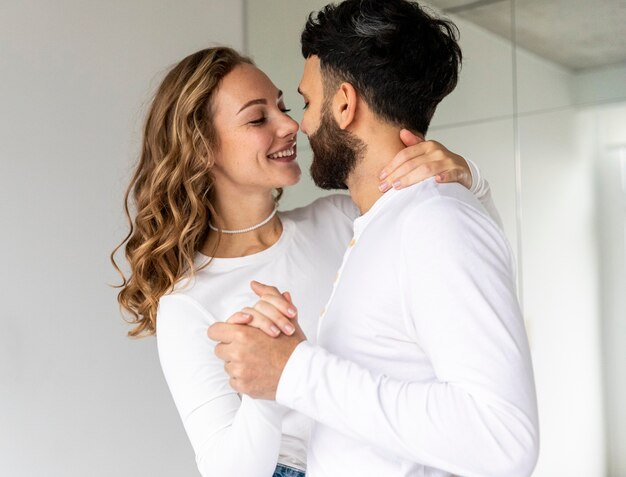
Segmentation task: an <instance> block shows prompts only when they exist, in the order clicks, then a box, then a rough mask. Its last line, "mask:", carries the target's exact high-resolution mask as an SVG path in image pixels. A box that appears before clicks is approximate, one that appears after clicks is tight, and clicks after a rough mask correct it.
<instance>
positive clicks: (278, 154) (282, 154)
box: [267, 147, 294, 159]
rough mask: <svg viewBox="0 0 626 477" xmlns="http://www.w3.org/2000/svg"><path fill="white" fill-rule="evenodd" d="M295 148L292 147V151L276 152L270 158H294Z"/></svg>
mask: <svg viewBox="0 0 626 477" xmlns="http://www.w3.org/2000/svg"><path fill="white" fill-rule="evenodd" d="M293 149H294V148H293V147H292V148H291V149H285V150H284V151H278V152H275V153H274V154H270V155H269V156H267V157H269V158H270V159H278V158H279V157H289V156H293V154H294V150H293Z"/></svg>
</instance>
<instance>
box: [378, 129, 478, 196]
mask: <svg viewBox="0 0 626 477" xmlns="http://www.w3.org/2000/svg"><path fill="white" fill-rule="evenodd" d="M400 140H401V141H402V142H403V143H404V145H405V146H407V147H406V148H404V149H402V150H401V151H400V152H399V153H398V154H396V156H395V157H394V158H393V159H392V160H391V162H390V163H389V164H387V166H385V168H384V169H383V170H382V171H381V174H380V185H379V189H380V191H381V192H386V191H388V190H389V189H391V188H392V187H393V188H394V189H402V188H403V187H407V186H410V185H413V184H417V183H418V182H421V181H423V180H425V179H428V178H429V177H432V176H436V177H435V180H436V181H437V182H458V183H460V184H461V185H463V186H465V187H466V188H467V189H469V188H471V187H472V174H471V172H470V170H469V166H468V165H467V162H466V161H465V159H463V157H461V156H459V155H458V154H455V153H453V152H450V151H449V150H448V149H446V148H445V147H444V146H443V145H442V144H440V143H438V142H437V141H425V140H424V139H422V138H421V137H419V136H416V135H415V134H413V133H412V132H411V131H409V130H407V129H403V130H402V131H400Z"/></svg>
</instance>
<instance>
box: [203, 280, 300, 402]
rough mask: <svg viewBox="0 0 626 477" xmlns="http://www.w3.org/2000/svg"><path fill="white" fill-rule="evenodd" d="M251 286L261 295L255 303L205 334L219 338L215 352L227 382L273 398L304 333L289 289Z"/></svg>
mask: <svg viewBox="0 0 626 477" xmlns="http://www.w3.org/2000/svg"><path fill="white" fill-rule="evenodd" d="M251 287H252V290H253V291H254V292H255V293H256V294H257V295H258V296H259V298H260V299H259V301H258V302H257V303H256V304H255V305H254V307H252V308H244V309H243V310H241V311H239V312H237V313H235V314H234V315H232V316H231V317H230V318H229V319H228V320H227V321H226V322H225V323H215V324H213V325H211V326H210V327H209V329H208V331H207V334H208V336H209V338H210V339H212V340H213V341H218V342H219V343H218V344H217V345H216V346H215V355H216V356H217V357H218V358H220V359H221V360H222V361H224V369H225V370H226V372H227V373H228V375H229V376H230V386H231V387H232V388H233V389H234V390H235V391H237V392H238V393H243V394H248V395H249V396H251V397H253V398H258V399H271V400H273V399H275V398H276V388H277V387H278V381H279V380H280V376H281V374H282V372H283V369H284V368H285V365H286V364H287V360H288V359H289V357H290V356H291V353H293V350H294V349H295V348H296V346H298V344H299V343H300V342H302V341H304V340H305V339H306V336H304V333H303V332H302V329H301V328H300V326H299V325H298V312H297V309H296V307H295V306H294V304H293V303H292V301H291V296H290V294H289V292H285V293H281V292H280V291H278V289H277V288H276V287H272V286H268V285H264V284H262V283H259V282H255V281H253V282H252V283H251ZM281 330H282V332H281Z"/></svg>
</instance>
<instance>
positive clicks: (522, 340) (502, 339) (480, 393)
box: [255, 201, 538, 477]
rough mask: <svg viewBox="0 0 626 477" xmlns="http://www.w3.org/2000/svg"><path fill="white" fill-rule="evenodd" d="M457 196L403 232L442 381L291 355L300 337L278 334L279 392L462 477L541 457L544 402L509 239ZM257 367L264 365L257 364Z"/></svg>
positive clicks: (294, 404) (408, 280)
mask: <svg viewBox="0 0 626 477" xmlns="http://www.w3.org/2000/svg"><path fill="white" fill-rule="evenodd" d="M450 205H451V204H450V203H448V202H446V201H443V202H442V206H441V207H437V206H434V207H427V208H425V209H424V213H426V214H428V216H426V217H419V220H407V226H408V227H412V226H415V230H413V229H408V230H406V234H404V242H403V247H402V254H403V256H404V258H403V260H402V261H401V262H400V263H401V264H406V266H403V268H401V269H400V274H401V283H403V288H404V291H405V293H404V294H403V299H404V301H405V303H404V304H405V306H406V308H407V316H408V318H407V325H408V327H409V328H413V330H412V331H413V333H414V335H415V336H416V337H417V338H416V339H417V340H418V341H419V346H421V347H422V349H424V350H425V352H426V353H427V355H428V357H429V358H430V360H431V362H432V365H433V367H434V370H435V373H436V376H437V379H435V380H432V381H429V382H405V381H400V380H397V379H392V378H390V377H387V376H383V375H377V374H375V373H372V372H370V371H368V370H367V369H364V368H362V367H361V366H359V365H357V364H355V363H353V362H349V361H346V360H342V359H339V358H337V357H336V356H333V355H331V354H330V353H328V352H326V351H325V350H323V349H321V348H319V347H315V346H312V345H310V344H309V343H306V342H305V343H301V344H299V345H298V346H297V347H296V348H295V350H294V351H293V353H292V352H291V350H293V349H294V343H293V342H291V343H290V344H288V346H287V343H286V342H285V341H283V340H282V337H280V338H278V339H276V340H275V341H274V343H275V345H276V348H277V349H278V348H283V349H285V350H286V351H287V352H288V353H289V354H287V356H289V355H290V357H289V359H288V361H287V364H286V366H285V367H284V369H282V368H281V369H280V370H281V371H282V374H281V375H280V382H279V384H278V389H277V391H276V399H277V401H278V402H280V403H282V404H285V405H287V406H289V407H291V408H293V409H295V410H298V411H300V412H302V413H304V414H307V415H309V416H310V417H312V418H313V419H315V420H317V421H319V422H322V423H323V424H325V425H327V426H330V427H332V428H334V429H336V430H338V431H340V432H342V433H344V434H347V435H350V436H352V437H354V438H357V439H360V440H362V441H364V442H366V443H368V444H371V445H375V446H377V447H380V448H384V449H387V450H389V451H390V452H393V453H394V454H396V455H399V456H401V457H403V458H406V459H410V460H413V461H415V462H419V463H421V464H423V465H427V466H432V467H436V468H441V469H445V470H448V471H450V472H452V473H455V474H459V475H464V476H491V477H494V476H506V477H515V476H527V475H529V474H530V472H531V471H532V469H533V467H534V465H535V462H536V459H537V448H538V431H537V411H536V403H535V395H534V385H533V380H532V369H531V364H530V357H529V353H528V347H527V343H526V336H525V333H524V329H523V323H522V320H521V317H520V313H519V307H518V305H517V300H516V297H515V290H514V283H513V279H512V272H511V265H510V255H509V252H508V246H507V244H506V241H505V240H504V238H503V236H502V234H501V232H500V231H499V230H498V228H497V227H495V226H494V224H493V222H492V221H490V220H489V219H487V218H486V217H485V216H484V215H483V214H482V213H479V212H477V211H476V210H475V209H473V208H471V207H469V206H467V205H465V204H460V205H459V204H452V205H454V206H455V207H453V210H452V212H451V211H450V210H447V207H448V206H450ZM414 219H418V218H414ZM418 223H419V226H417V225H415V224H418ZM415 264H418V265H419V266H415ZM423 271H427V273H424V272H423ZM420 290H427V293H420ZM259 359H262V358H259ZM278 361H279V362H280V360H278ZM285 361H286V358H285ZM255 367H257V369H260V370H263V371H259V374H263V372H265V370H264V365H263V364H261V363H260V362H258V361H257V362H256V363H255ZM279 368H280V365H279ZM257 377H258V376H257ZM270 387H271V385H270ZM256 391H257V392H258V391H259V389H257V390H256Z"/></svg>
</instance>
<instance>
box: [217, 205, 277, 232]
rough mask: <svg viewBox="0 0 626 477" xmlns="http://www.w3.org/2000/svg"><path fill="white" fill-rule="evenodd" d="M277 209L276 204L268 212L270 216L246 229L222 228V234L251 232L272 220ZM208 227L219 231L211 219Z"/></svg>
mask: <svg viewBox="0 0 626 477" xmlns="http://www.w3.org/2000/svg"><path fill="white" fill-rule="evenodd" d="M277 210H278V206H274V210H273V211H272V213H271V214H270V216H269V217H268V218H267V219H265V220H264V221H263V222H261V223H259V224H256V225H253V226H252V227H248V228H247V229H239V230H222V233H223V234H243V233H246V232H251V231H252V230H256V229H258V228H261V227H263V226H264V225H265V224H266V223H268V222H269V221H270V220H272V217H274V216H275V215H276V211H277ZM209 228H210V229H211V230H213V231H215V232H219V229H218V228H216V227H215V226H214V225H213V224H212V223H211V221H209Z"/></svg>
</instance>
